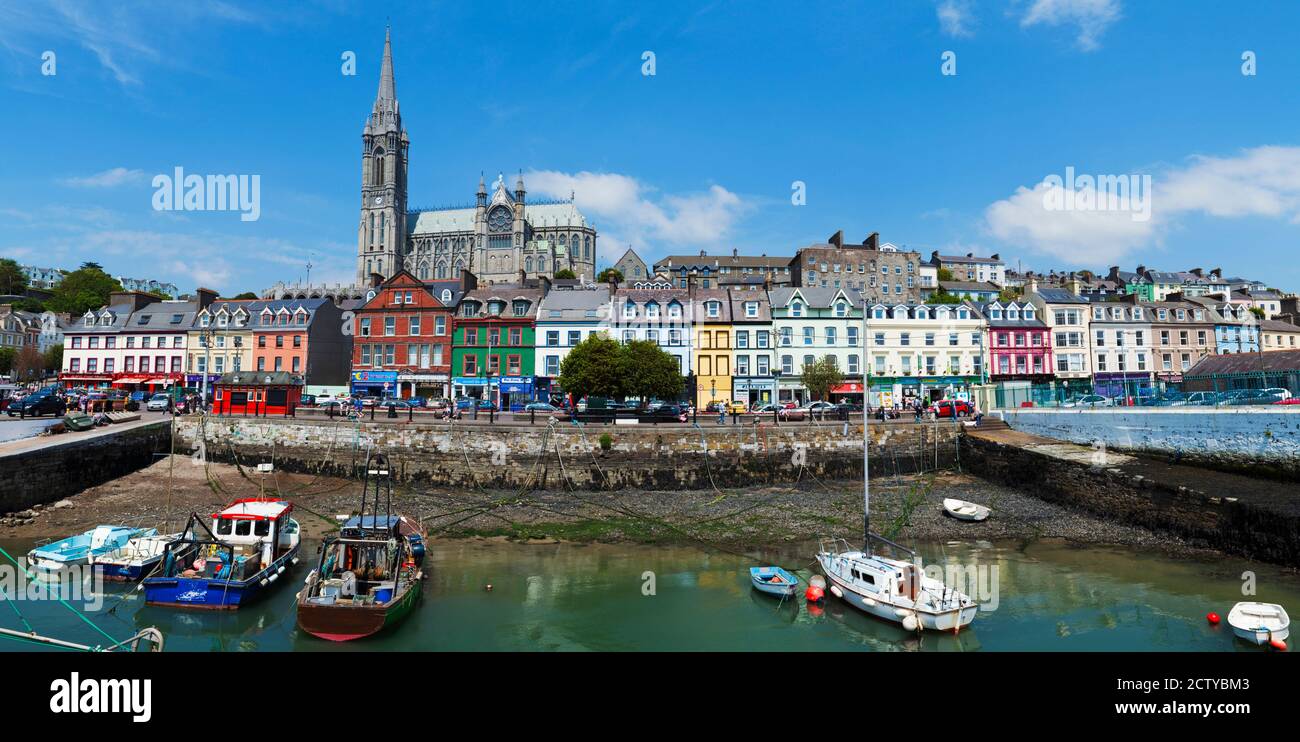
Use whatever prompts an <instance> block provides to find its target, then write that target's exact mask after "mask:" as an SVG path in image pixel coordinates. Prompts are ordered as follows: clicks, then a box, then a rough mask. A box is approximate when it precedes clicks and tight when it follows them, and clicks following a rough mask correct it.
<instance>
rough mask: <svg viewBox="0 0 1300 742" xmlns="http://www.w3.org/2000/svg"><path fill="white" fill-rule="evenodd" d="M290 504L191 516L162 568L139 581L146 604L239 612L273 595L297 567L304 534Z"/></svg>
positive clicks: (254, 500)
mask: <svg viewBox="0 0 1300 742" xmlns="http://www.w3.org/2000/svg"><path fill="white" fill-rule="evenodd" d="M292 513H293V504H292V503H290V502H288V501H286V500H278V499H274V498H267V497H250V498H243V499H238V500H235V501H234V502H232V503H230V504H229V505H227V506H226V508H225V509H223V510H222V511H221V512H218V513H213V514H212V516H211V518H210V522H211V526H209V525H208V523H207V522H206V521H205V519H204V518H201V517H199V515H198V514H197V513H191V514H190V518H189V520H188V521H187V522H186V524H185V530H183V531H182V532H181V535H180V538H178V539H176V540H175V541H172V542H170V543H168V544H167V545H166V546H165V547H164V553H163V558H162V565H161V567H159V568H158V569H157V570H155V573H154V575H153V576H150V577H146V578H145V579H144V582H143V583H141V584H142V587H143V589H144V600H145V604H146V605H159V606H170V607H173V608H197V609H209V610H237V609H238V608H240V607H241V606H243V605H245V604H247V603H250V602H253V601H254V600H256V599H257V598H260V597H262V596H263V595H264V594H265V593H267V592H269V590H270V588H271V587H272V586H273V585H274V584H275V583H276V581H278V580H279V579H280V578H281V577H282V576H283V575H284V573H285V571H286V570H288V569H289V567H291V566H293V565H295V564H297V563H298V547H299V544H300V540H301V534H300V532H299V529H298V521H296V520H294V519H293V518H292V517H291V514H292Z"/></svg>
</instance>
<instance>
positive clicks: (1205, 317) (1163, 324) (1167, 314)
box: [1143, 301, 1217, 383]
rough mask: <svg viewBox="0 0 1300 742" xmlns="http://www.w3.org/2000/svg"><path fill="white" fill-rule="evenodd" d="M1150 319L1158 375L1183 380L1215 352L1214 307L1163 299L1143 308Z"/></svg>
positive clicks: (1152, 347)
mask: <svg viewBox="0 0 1300 742" xmlns="http://www.w3.org/2000/svg"><path fill="white" fill-rule="evenodd" d="M1143 308H1144V309H1145V310H1146V311H1147V312H1148V313H1149V315H1150V320H1151V352H1152V355H1153V357H1154V358H1155V359H1156V369H1155V371H1156V378H1157V379H1159V380H1160V381H1164V382H1169V383H1181V382H1182V380H1183V373H1185V372H1186V371H1188V370H1189V369H1191V367H1192V366H1195V365H1196V364H1197V363H1200V361H1201V359H1202V358H1204V357H1205V356H1208V355H1214V351H1215V332H1214V326H1215V320H1216V319H1217V318H1216V317H1214V316H1212V313H1211V310H1209V309H1206V308H1205V307H1204V306H1202V305H1201V304H1199V303H1196V302H1190V301H1161V302H1152V303H1149V304H1146V305H1145V306H1144V307H1143Z"/></svg>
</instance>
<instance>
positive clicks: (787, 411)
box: [776, 407, 808, 421]
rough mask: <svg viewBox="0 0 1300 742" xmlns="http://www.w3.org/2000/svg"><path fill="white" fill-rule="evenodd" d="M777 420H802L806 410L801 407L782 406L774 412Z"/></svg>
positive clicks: (806, 414) (806, 412)
mask: <svg viewBox="0 0 1300 742" xmlns="http://www.w3.org/2000/svg"><path fill="white" fill-rule="evenodd" d="M776 416H777V419H779V420H792V421H793V420H803V419H804V418H805V417H807V416H808V410H807V409H805V408H803V407H782V408H781V409H779V410H777V412H776Z"/></svg>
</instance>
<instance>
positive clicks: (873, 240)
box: [862, 232, 880, 250]
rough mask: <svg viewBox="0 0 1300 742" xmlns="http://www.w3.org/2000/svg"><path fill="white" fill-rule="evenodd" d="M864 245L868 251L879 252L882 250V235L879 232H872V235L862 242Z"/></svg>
mask: <svg viewBox="0 0 1300 742" xmlns="http://www.w3.org/2000/svg"><path fill="white" fill-rule="evenodd" d="M862 245H863V246H864V247H866V248H867V249H868V250H879V249H880V233H879V232H872V233H871V234H869V235H867V238H866V239H865V240H863V241H862Z"/></svg>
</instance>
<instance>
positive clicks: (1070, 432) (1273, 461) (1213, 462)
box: [999, 405, 1300, 481]
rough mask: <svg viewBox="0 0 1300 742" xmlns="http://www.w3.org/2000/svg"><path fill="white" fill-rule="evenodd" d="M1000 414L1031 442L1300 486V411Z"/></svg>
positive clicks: (1123, 410)
mask: <svg viewBox="0 0 1300 742" xmlns="http://www.w3.org/2000/svg"><path fill="white" fill-rule="evenodd" d="M999 414H1000V415H1001V416H1002V419H1004V420H1006V421H1007V423H1008V424H1010V425H1011V427H1012V428H1015V429H1016V430H1019V431H1022V432H1025V433H1028V434H1030V435H1039V436H1043V437H1046V438H1055V439H1057V440H1063V441H1069V442H1071V443H1080V444H1083V445H1092V446H1099V445H1105V446H1106V447H1109V448H1115V449H1117V450H1121V451H1133V452H1137V453H1147V454H1151V455H1155V456H1159V457H1162V458H1168V459H1173V460H1176V461H1179V462H1180V463H1188V464H1195V465H1198V466H1204V467H1207V468H1211V469H1219V470H1222V471H1239V472H1244V473H1249V474H1253V475H1255V476H1260V475H1265V476H1272V477H1276V478H1279V479H1285V480H1291V481H1296V480H1300V406H1296V407H1286V408H1278V407H1272V406H1265V405H1261V406H1259V407H1255V406H1243V407H1238V408H1228V409H1214V408H1205V407H1165V408H1142V407H1138V408H1131V407H1130V408H1125V407H1121V408H1116V409H1079V410H1036V409H1015V410H1003V411H1001V412H1000V413H999Z"/></svg>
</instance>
